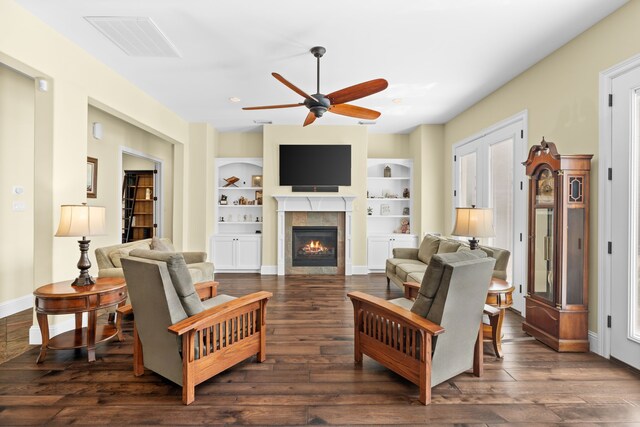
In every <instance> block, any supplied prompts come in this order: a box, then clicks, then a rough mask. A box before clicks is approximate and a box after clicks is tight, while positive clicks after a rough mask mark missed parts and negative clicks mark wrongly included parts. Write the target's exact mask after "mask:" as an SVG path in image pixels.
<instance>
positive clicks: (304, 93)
mask: <svg viewBox="0 0 640 427" xmlns="http://www.w3.org/2000/svg"><path fill="white" fill-rule="evenodd" d="M271 75H272V76H273V77H275V78H276V79H278V81H279V82H280V83H282V84H283V85H285V86H286V87H288V88H289V89H291V90H292V91H294V92H295V93H297V94H298V95H300V96H302V97H303V98H306V99H313V100H314V101H317V99H315V98H314V97H313V96H311V95H309V94H308V93H306V92H305V91H303V90H302V89H300V88H299V87H297V86H295V85H294V84H293V83H291V82H290V81H288V80H287V79H285V78H284V77H282V76H281V75H280V74H278V73H271Z"/></svg>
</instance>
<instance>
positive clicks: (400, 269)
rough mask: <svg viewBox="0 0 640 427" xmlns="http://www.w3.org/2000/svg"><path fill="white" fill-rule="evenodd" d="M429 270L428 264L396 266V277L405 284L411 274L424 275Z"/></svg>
mask: <svg viewBox="0 0 640 427" xmlns="http://www.w3.org/2000/svg"><path fill="white" fill-rule="evenodd" d="M426 269H427V265H426V264H422V263H420V264H399V265H397V266H396V276H398V278H399V279H400V280H402V281H403V282H406V281H407V275H408V274H409V273H416V272H418V273H424V272H425V271H426Z"/></svg>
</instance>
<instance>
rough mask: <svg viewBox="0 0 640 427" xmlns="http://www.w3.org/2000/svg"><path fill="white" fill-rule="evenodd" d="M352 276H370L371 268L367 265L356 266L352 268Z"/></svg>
mask: <svg viewBox="0 0 640 427" xmlns="http://www.w3.org/2000/svg"><path fill="white" fill-rule="evenodd" d="M351 274H353V275H354V276H355V275H364V274H369V267H367V266H366V265H354V266H352V267H351Z"/></svg>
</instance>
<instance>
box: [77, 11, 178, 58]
mask: <svg viewBox="0 0 640 427" xmlns="http://www.w3.org/2000/svg"><path fill="white" fill-rule="evenodd" d="M84 19H86V20H87V22H89V23H90V24H91V25H93V26H94V27H95V28H97V29H98V31H100V32H101V33H102V34H104V35H105V36H106V37H107V38H108V39H109V40H111V41H112V42H113V43H114V44H115V45H116V46H118V47H119V48H120V49H122V50H123V51H124V53H126V54H127V55H129V56H137V57H152V58H175V57H179V56H180V54H179V53H178V50H177V49H176V47H175V46H174V45H173V43H171V42H170V41H169V39H167V37H166V36H165V35H164V34H162V31H160V29H159V28H158V26H157V25H156V24H155V22H153V21H152V20H151V18H148V17H144V16H85V17H84Z"/></svg>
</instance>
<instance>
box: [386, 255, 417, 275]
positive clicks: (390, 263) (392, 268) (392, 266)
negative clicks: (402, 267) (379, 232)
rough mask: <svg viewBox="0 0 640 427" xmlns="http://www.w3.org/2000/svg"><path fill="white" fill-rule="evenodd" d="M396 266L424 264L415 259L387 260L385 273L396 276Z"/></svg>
mask: <svg viewBox="0 0 640 427" xmlns="http://www.w3.org/2000/svg"><path fill="white" fill-rule="evenodd" d="M398 264H416V265H423V264H424V263H423V262H422V261H420V260H417V259H406V258H387V264H386V269H385V271H386V272H387V274H396V267H397V266H398Z"/></svg>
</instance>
